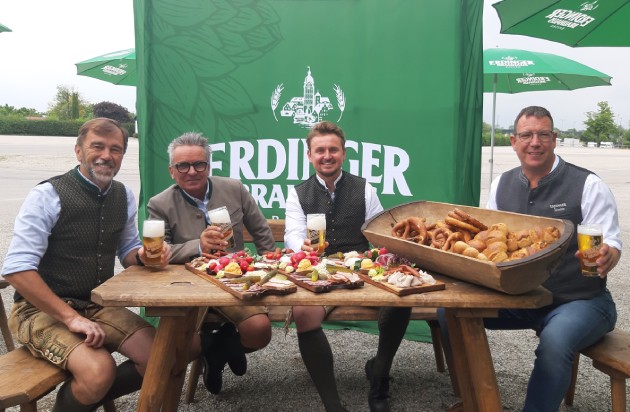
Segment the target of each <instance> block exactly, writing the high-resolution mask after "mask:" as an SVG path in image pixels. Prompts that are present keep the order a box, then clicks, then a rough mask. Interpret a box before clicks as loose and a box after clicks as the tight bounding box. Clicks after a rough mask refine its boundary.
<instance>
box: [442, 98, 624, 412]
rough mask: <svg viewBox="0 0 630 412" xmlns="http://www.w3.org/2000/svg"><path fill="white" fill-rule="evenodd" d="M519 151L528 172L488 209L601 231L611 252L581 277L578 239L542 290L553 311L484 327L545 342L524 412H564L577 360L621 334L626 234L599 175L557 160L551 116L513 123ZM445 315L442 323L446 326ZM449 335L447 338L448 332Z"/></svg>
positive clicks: (520, 313) (504, 313) (513, 177)
mask: <svg viewBox="0 0 630 412" xmlns="http://www.w3.org/2000/svg"><path fill="white" fill-rule="evenodd" d="M510 142H511V143H512V149H514V151H515V152H516V155H517V156H518V159H519V160H520V163H521V165H520V166H518V167H516V168H514V169H512V170H509V171H507V172H505V173H503V174H502V175H500V176H498V177H497V178H496V179H495V180H494V181H493V182H492V185H491V187H490V195H489V199H488V205H487V207H488V208H489V209H495V210H505V211H508V212H516V213H523V214H528V215H537V216H545V217H551V218H556V219H568V220H570V221H572V222H573V224H574V225H576V226H577V225H578V224H580V223H582V222H588V223H598V224H601V226H602V229H603V235H604V242H605V243H604V244H603V246H602V248H601V250H600V254H601V256H600V257H599V258H598V259H597V261H596V264H597V273H598V276H594V277H588V276H583V275H582V270H581V266H580V260H579V258H578V253H577V249H578V247H577V235H576V234H574V235H573V237H572V239H571V240H570V243H569V246H568V248H567V251H566V253H565V256H564V257H563V258H562V260H561V261H560V264H559V265H558V267H557V268H556V269H555V270H554V271H553V272H551V275H550V277H549V279H548V280H547V281H546V282H545V283H543V286H544V287H545V288H547V289H548V290H549V291H551V292H552V294H553V303H552V304H551V305H549V306H546V307H543V308H540V309H519V310H507V309H503V310H500V311H499V316H498V318H489V319H485V320H484V324H485V326H486V327H487V328H488V329H534V330H535V331H536V333H537V334H538V335H539V337H540V340H539V342H538V347H537V348H536V352H535V355H536V359H535V361H534V369H533V371H532V374H531V376H530V378H529V384H528V387H527V396H526V398H525V406H524V407H523V411H538V412H541V411H557V410H558V408H559V407H560V403H561V402H562V399H563V398H564V395H565V394H566V392H567V389H568V388H569V384H570V380H571V370H572V365H573V358H574V356H575V354H576V353H577V352H578V351H580V350H581V349H584V348H585V347H587V346H589V345H592V344H593V343H595V342H597V341H598V340H599V339H600V338H601V337H602V336H604V334H606V333H607V332H609V331H611V330H613V329H614V327H615V323H616V320H617V311H616V309H615V303H614V302H613V299H612V297H611V294H610V292H609V291H608V289H607V288H606V277H607V275H608V273H609V272H610V271H611V270H612V269H613V268H614V267H615V265H617V263H618V262H619V257H620V253H621V252H620V251H621V246H622V244H621V236H620V233H621V230H620V228H619V221H618V216H617V206H616V203H615V198H614V197H613V194H612V193H611V191H610V189H609V188H608V186H607V185H606V184H605V183H604V182H603V181H602V180H601V179H600V178H599V177H598V176H597V175H595V174H593V173H592V172H590V171H588V170H586V169H583V168H581V167H578V166H575V165H573V164H571V163H568V162H565V161H564V159H562V158H561V157H559V156H558V155H556V154H555V153H554V149H555V147H556V133H555V132H554V131H553V118H552V117H551V113H549V111H547V109H545V108H543V107H538V106H531V107H526V108H524V109H523V110H521V112H520V113H519V114H518V116H517V117H516V121H515V122H514V134H513V135H512V136H510ZM442 315H443V312H442V311H440V321H441V322H443V321H444V318H443V316H442ZM441 326H442V330H443V331H446V327H445V325H444V324H442V325H441Z"/></svg>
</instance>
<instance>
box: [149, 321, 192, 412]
mask: <svg viewBox="0 0 630 412" xmlns="http://www.w3.org/2000/svg"><path fill="white" fill-rule="evenodd" d="M195 314H196V308H187V309H186V310H185V311H184V312H183V315H184V316H183V317H182V316H162V317H161V319H160V324H159V326H158V329H157V333H156V336H155V341H154V342H153V347H152V348H151V358H150V360H149V364H148V366H147V371H146V373H145V375H144V380H143V382H142V389H141V390H140V397H139V399H138V408H137V410H138V411H147V412H155V411H161V410H163V411H177V406H178V404H179V398H180V396H181V392H182V386H183V384H184V377H185V375H186V366H187V364H188V352H189V349H190V342H191V339H192V333H193V330H194V326H195V320H196V316H195Z"/></svg>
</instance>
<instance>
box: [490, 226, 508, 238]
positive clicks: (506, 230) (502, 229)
mask: <svg viewBox="0 0 630 412" xmlns="http://www.w3.org/2000/svg"><path fill="white" fill-rule="evenodd" d="M493 230H499V231H501V232H503V235H504V236H506V237H507V234H508V232H509V230H508V227H507V225H506V224H505V223H495V224H494V225H491V226H490V227H489V228H488V232H492V231H493Z"/></svg>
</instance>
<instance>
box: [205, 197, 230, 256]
mask: <svg viewBox="0 0 630 412" xmlns="http://www.w3.org/2000/svg"><path fill="white" fill-rule="evenodd" d="M208 220H209V221H210V224H211V225H213V226H218V227H219V229H220V230H221V235H222V236H223V239H224V240H226V241H227V242H228V245H227V249H232V248H233V247H234V232H233V230H232V220H230V213H228V210H227V207H225V206H221V207H219V208H216V209H213V210H210V211H208Z"/></svg>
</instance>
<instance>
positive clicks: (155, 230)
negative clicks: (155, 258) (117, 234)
mask: <svg viewBox="0 0 630 412" xmlns="http://www.w3.org/2000/svg"><path fill="white" fill-rule="evenodd" d="M142 236H145V237H162V236H164V221H163V220H145V221H144V226H143V227H142Z"/></svg>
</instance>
